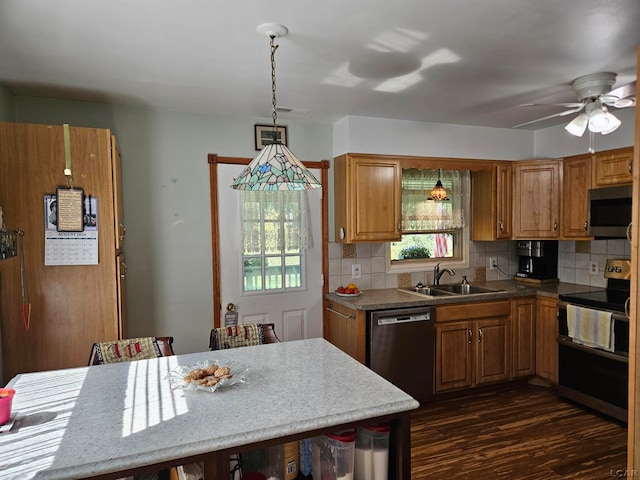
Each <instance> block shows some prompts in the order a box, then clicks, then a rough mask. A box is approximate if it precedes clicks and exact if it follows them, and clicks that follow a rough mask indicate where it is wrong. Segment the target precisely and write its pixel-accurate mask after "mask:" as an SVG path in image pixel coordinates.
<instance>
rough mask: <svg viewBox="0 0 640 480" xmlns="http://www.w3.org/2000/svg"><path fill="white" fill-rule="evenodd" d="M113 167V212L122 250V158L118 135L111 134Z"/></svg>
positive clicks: (116, 245) (117, 236)
mask: <svg viewBox="0 0 640 480" xmlns="http://www.w3.org/2000/svg"><path fill="white" fill-rule="evenodd" d="M111 165H112V167H111V169H112V175H113V214H114V217H115V218H114V226H115V229H116V230H115V247H116V251H117V252H120V251H122V249H123V248H124V234H125V228H124V207H123V204H122V158H121V157H120V149H119V148H118V142H116V137H115V136H114V135H112V136H111Z"/></svg>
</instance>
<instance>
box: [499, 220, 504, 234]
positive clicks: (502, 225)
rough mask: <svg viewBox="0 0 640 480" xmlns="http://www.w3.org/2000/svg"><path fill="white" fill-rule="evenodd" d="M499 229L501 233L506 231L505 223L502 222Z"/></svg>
mask: <svg viewBox="0 0 640 480" xmlns="http://www.w3.org/2000/svg"><path fill="white" fill-rule="evenodd" d="M498 229H499V230H500V233H502V232H504V223H502V222H500V223H499V224H498Z"/></svg>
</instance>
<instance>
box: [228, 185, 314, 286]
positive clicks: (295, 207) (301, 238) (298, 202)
mask: <svg viewBox="0 0 640 480" xmlns="http://www.w3.org/2000/svg"><path fill="white" fill-rule="evenodd" d="M242 195H243V197H242V202H241V216H242V247H243V249H242V252H243V253H242V266H243V292H252V293H269V292H281V291H283V290H293V289H302V288H304V287H305V285H304V278H305V275H304V251H305V249H306V248H307V246H309V242H310V241H311V237H310V234H309V233H308V232H309V230H308V222H307V219H308V217H307V214H306V212H307V208H306V192H304V191H273V192H270V191H266V192H265V191H263V192H256V191H248V190H246V191H243V192H242Z"/></svg>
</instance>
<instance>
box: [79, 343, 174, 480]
mask: <svg viewBox="0 0 640 480" xmlns="http://www.w3.org/2000/svg"><path fill="white" fill-rule="evenodd" d="M171 355H175V353H174V351H173V337H138V338H125V339H122V340H114V341H111V342H96V343H94V344H93V345H92V346H91V353H90V354H89V364H88V365H89V366H92V365H103V364H105V363H117V362H131V361H136V360H144V359H145V358H156V357H168V356H171ZM175 470H176V468H172V469H170V470H160V471H158V472H154V473H150V474H146V475H141V476H135V477H126V479H120V480H166V479H170V478H172V476H173V475H174V471H175Z"/></svg>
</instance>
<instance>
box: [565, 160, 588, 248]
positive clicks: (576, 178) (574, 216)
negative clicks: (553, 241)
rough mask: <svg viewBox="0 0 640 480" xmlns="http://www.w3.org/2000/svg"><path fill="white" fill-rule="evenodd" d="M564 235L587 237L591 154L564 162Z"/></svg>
mask: <svg viewBox="0 0 640 480" xmlns="http://www.w3.org/2000/svg"><path fill="white" fill-rule="evenodd" d="M562 169H563V171H562V179H563V182H562V195H563V199H562V200H563V202H562V236H563V237H565V238H571V239H579V238H583V239H587V238H590V237H589V236H588V235H587V227H588V220H589V212H588V206H589V189H590V188H591V155H580V156H578V157H572V158H570V159H567V158H565V159H564V161H563V162H562Z"/></svg>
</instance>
